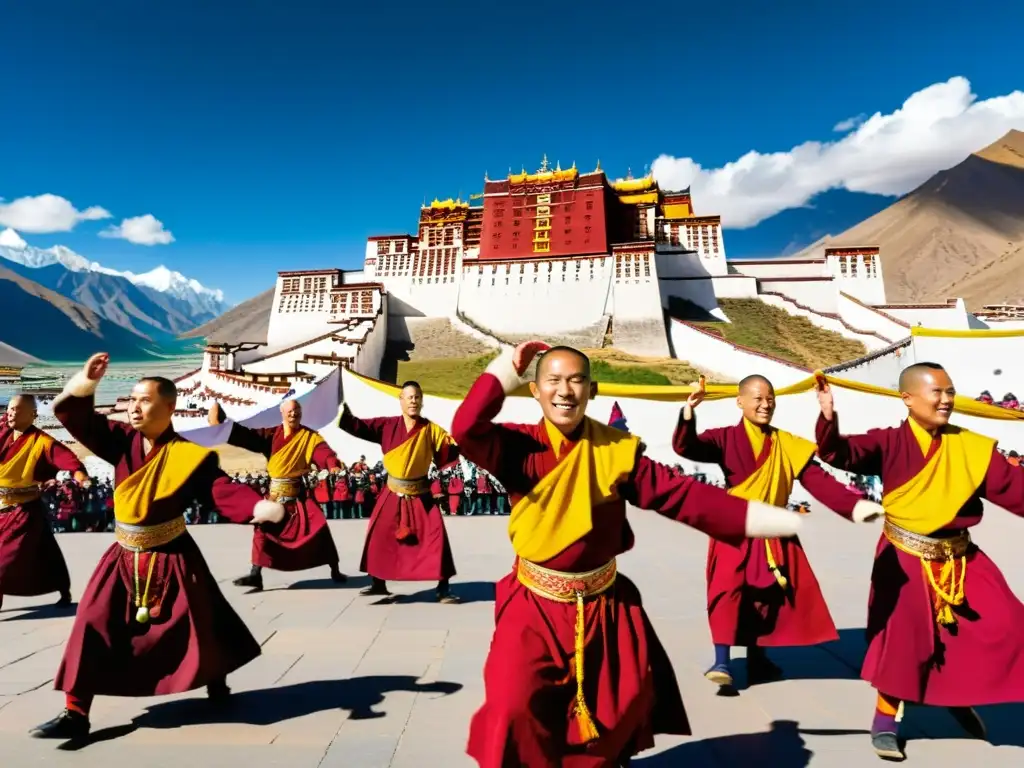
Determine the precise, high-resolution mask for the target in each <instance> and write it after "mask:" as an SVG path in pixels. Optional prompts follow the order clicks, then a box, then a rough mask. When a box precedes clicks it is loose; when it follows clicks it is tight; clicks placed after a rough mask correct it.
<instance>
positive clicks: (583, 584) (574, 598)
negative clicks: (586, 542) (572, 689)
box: [516, 559, 618, 742]
mask: <svg viewBox="0 0 1024 768" xmlns="http://www.w3.org/2000/svg"><path fill="white" fill-rule="evenodd" d="M617 572H618V571H617V570H616V566H615V561H614V560H610V561H609V562H608V563H606V564H605V565H602V566H601V567H600V568H597V569H595V570H593V571H587V572H586V573H562V572H561V571H553V570H551V569H550V568H542V567H541V566H539V565H537V564H536V563H531V562H530V561H529V560H523V559H520V560H519V563H518V566H517V568H516V576H517V577H518V578H519V583H520V584H522V585H523V586H524V587H526V588H527V589H528V590H530V591H531V592H533V593H534V594H535V595H537V596H539V597H543V598H545V599H546V600H553V601H555V602H558V603H576V641H575V662H576V718H577V721H578V722H579V727H580V735H581V737H582V739H583V741H584V742H588V741H593V740H594V739H596V738H598V736H599V735H600V734H599V733H598V731H597V725H596V724H595V723H594V717H593V715H591V714H590V709H589V708H588V707H587V702H586V699H585V698H584V695H583V646H584V644H585V641H586V623H585V619H584V608H583V603H584V601H585V600H586V599H587V598H588V597H596V596H597V595H600V594H602V593H603V592H606V591H607V590H608V589H609V588H611V586H612V585H613V584H614V583H615V576H616V574H617Z"/></svg>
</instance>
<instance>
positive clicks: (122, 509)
mask: <svg viewBox="0 0 1024 768" xmlns="http://www.w3.org/2000/svg"><path fill="white" fill-rule="evenodd" d="M211 453H212V451H210V450H209V449H207V448H203V447H202V446H199V445H196V444H195V443H190V442H189V441H188V440H183V439H181V438H175V439H173V440H170V441H168V442H166V443H164V444H163V445H161V446H160V448H158V449H157V451H156V453H155V454H154V455H153V456H152V457H151V458H150V460H149V461H147V462H146V463H145V464H143V465H142V466H141V467H139V468H138V469H137V470H135V471H134V472H132V473H131V474H130V475H128V477H126V478H125V479H124V480H122V481H121V482H120V483H118V484H117V487H116V488H115V489H114V517H115V518H116V519H117V520H118V522H121V523H126V524H128V525H145V523H146V518H147V516H148V515H149V507H150V505H151V504H152V503H153V502H154V501H156V500H158V499H166V498H168V497H169V496H173V495H174V494H175V493H176V492H177V491H178V490H179V489H180V488H181V487H182V486H183V485H184V484H185V483H186V482H187V481H188V479H189V478H190V477H191V476H192V473H193V472H195V471H196V470H197V469H198V468H199V466H200V465H201V464H202V463H203V462H204V461H205V460H206V458H207V457H208V456H209V455H210V454H211Z"/></svg>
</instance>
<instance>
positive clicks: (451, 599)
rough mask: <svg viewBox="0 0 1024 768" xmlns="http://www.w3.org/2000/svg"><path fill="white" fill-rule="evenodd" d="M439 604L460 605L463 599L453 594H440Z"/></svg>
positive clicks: (438, 596) (438, 594) (438, 597)
mask: <svg viewBox="0 0 1024 768" xmlns="http://www.w3.org/2000/svg"><path fill="white" fill-rule="evenodd" d="M437 602H439V603H443V604H445V605H458V604H459V603H461V602H462V598H461V597H459V596H458V595H453V594H452V593H451V592H438V593H437Z"/></svg>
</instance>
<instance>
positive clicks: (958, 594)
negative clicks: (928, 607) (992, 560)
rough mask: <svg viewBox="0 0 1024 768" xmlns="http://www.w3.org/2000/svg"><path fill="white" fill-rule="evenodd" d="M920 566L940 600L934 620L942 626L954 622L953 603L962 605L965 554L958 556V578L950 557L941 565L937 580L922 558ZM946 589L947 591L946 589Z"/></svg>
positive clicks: (929, 564)
mask: <svg viewBox="0 0 1024 768" xmlns="http://www.w3.org/2000/svg"><path fill="white" fill-rule="evenodd" d="M921 566H922V567H923V568H924V573H925V577H926V578H927V579H928V583H929V585H931V588H932V590H933V591H934V592H935V597H936V598H937V599H938V601H941V603H942V605H941V607H939V608H937V609H936V611H935V621H937V622H938V623H939V624H942V625H943V626H950V625H952V624H956V614H955V613H953V606H954V605H963V602H964V581H965V580H966V578H967V556H966V555H965V556H963V557H961V558H960V579H959V580H957V578H956V560H954V559H953V558H950V559H949V560H947V561H946V562H945V563H943V565H942V570H941V571H940V572H939V579H938V581H936V580H935V574H934V573H932V566H931V563H929V562H928V561H927V560H925V559H924V558H921ZM947 590H948V591H947Z"/></svg>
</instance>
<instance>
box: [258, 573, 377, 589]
mask: <svg viewBox="0 0 1024 768" xmlns="http://www.w3.org/2000/svg"><path fill="white" fill-rule="evenodd" d="M368 586H370V577H369V576H365V575H359V576H349V577H348V580H347V581H344V582H342V583H340V584H339V583H338V582H336V581H332V580H331V578H330V577H327V578H325V579H303V580H302V581H296V582H292V583H291V584H282V585H280V586H277V587H270V588H269V589H264V590H263V591H264V592H286V591H288V590H307V589H362V588H363V587H368Z"/></svg>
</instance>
